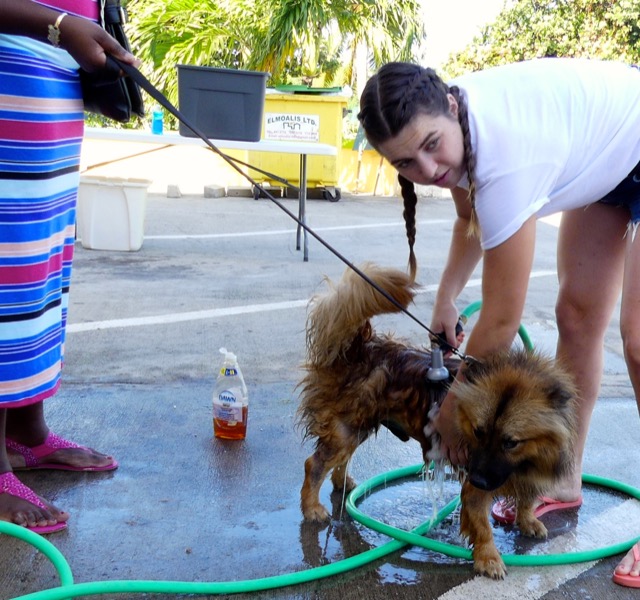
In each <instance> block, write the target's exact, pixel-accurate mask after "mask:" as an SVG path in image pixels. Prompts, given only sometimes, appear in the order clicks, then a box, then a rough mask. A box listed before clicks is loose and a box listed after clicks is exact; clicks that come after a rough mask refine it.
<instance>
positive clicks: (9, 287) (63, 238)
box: [0, 0, 97, 408]
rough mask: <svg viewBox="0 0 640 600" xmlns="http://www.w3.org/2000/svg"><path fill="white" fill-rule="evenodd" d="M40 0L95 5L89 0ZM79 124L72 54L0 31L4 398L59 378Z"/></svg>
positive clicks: (92, 11)
mask: <svg viewBox="0 0 640 600" xmlns="http://www.w3.org/2000/svg"><path fill="white" fill-rule="evenodd" d="M41 3H42V4H46V5H47V6H50V7H52V8H57V9H60V10H62V11H64V12H68V13H69V14H76V15H81V16H85V17H87V18H94V19H95V17H96V15H97V4H96V1H95V0H78V1H72V0H48V1H43V2H41ZM83 127H84V113H83V107H82V99H81V96H80V86H79V80H78V65H77V63H76V62H75V61H74V60H73V59H72V58H71V56H70V55H69V54H68V53H67V52H65V51H63V50H61V49H57V48H53V47H52V46H50V45H49V44H47V43H44V42H39V41H35V40H31V39H29V38H26V37H22V36H10V35H3V34H0V408H14V407H18V406H25V405H28V404H32V403H35V402H41V401H42V400H44V399H46V398H49V397H50V396H52V395H53V394H54V393H55V392H56V390H57V389H58V387H59V385H60V370H61V366H62V357H63V349H64V340H65V325H66V320H67V306H68V293H69V284H70V280H71V263H72V259H73V246H74V240H75V210H76V199H77V192H78V183H79V165H80V144H81V141H82V135H83Z"/></svg>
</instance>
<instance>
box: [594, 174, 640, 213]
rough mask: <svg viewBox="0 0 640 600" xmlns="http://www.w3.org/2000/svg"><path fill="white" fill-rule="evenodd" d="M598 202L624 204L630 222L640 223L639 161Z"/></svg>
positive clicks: (612, 204) (614, 204)
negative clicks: (629, 216)
mask: <svg viewBox="0 0 640 600" xmlns="http://www.w3.org/2000/svg"><path fill="white" fill-rule="evenodd" d="M599 202H602V203H603V204H609V205H611V206H626V207H627V208H628V209H629V213H630V215H631V219H630V223H631V224H633V225H637V224H638V223H640V163H638V164H637V165H636V166H635V168H634V169H633V171H631V173H629V175H627V176H626V177H625V178H624V179H623V180H622V181H621V182H620V183H619V184H618V185H617V186H616V187H615V188H614V189H613V190H611V191H610V192H609V193H608V194H607V195H606V196H605V197H604V198H602V199H600V200H599Z"/></svg>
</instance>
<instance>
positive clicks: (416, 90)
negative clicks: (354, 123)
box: [358, 62, 478, 279]
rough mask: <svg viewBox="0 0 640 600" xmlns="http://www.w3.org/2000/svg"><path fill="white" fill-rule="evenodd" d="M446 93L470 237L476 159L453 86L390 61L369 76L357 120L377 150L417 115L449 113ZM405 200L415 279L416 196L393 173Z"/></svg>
mask: <svg viewBox="0 0 640 600" xmlns="http://www.w3.org/2000/svg"><path fill="white" fill-rule="evenodd" d="M447 94H451V95H452V96H453V97H454V98H455V99H456V102H457V103H458V122H459V123H460V127H461V129H462V137H463V144H464V161H465V165H466V169H467V177H468V179H469V201H470V203H471V226H470V234H471V235H477V233H478V226H477V219H476V214H475V176H474V172H475V166H476V161H475V156H474V154H473V149H472V147H471V135H470V133H469V117H468V112H467V105H466V102H465V100H464V98H463V97H462V94H461V93H460V89H459V88H458V87H457V86H451V87H449V86H448V85H447V84H446V83H444V82H443V81H442V79H440V77H438V75H437V74H436V72H435V71H434V70H433V69H429V68H424V67H421V66H419V65H415V64H411V63H403V62H392V63H388V64H386V65H384V66H383V67H381V68H380V70H379V71H378V73H377V74H376V75H374V76H373V77H371V79H369V81H368V82H367V85H366V86H365V88H364V92H363V93H362V96H361V98H360V113H359V114H358V119H359V121H360V123H361V125H362V128H363V129H364V133H365V135H366V136H367V140H368V141H369V143H370V144H371V145H372V146H373V147H374V148H376V149H379V147H380V144H382V143H384V142H386V141H387V140H389V139H391V138H393V137H395V136H396V135H398V134H399V133H400V131H402V129H404V127H406V126H407V125H408V124H409V122H410V121H411V120H412V119H413V118H414V117H415V116H416V115H418V114H427V115H431V116H439V115H450V112H449V99H448V97H447ZM398 181H399V183H400V189H401V191H402V199H403V202H404V212H403V217H404V222H405V227H406V230H407V240H408V242H409V270H410V274H411V277H412V278H413V279H415V276H416V271H417V262H416V257H415V253H414V244H415V239H416V218H415V217H416V204H417V202H418V197H417V195H416V192H415V187H414V185H413V183H412V182H411V181H409V180H408V179H407V178H406V177H403V176H402V175H398Z"/></svg>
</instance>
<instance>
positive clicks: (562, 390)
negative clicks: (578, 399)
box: [545, 379, 575, 408]
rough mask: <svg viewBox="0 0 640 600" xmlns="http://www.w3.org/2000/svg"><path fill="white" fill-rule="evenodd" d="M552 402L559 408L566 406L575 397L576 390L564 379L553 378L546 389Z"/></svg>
mask: <svg viewBox="0 0 640 600" xmlns="http://www.w3.org/2000/svg"><path fill="white" fill-rule="evenodd" d="M545 391H546V394H547V396H548V398H549V400H551V402H552V403H553V404H554V405H555V406H557V407H558V408H562V407H564V406H566V405H567V404H568V403H569V402H572V401H573V399H574V398H575V390H574V389H573V387H571V386H570V385H568V382H566V381H563V380H562V379H553V380H551V381H549V385H548V386H547V389H546V390H545Z"/></svg>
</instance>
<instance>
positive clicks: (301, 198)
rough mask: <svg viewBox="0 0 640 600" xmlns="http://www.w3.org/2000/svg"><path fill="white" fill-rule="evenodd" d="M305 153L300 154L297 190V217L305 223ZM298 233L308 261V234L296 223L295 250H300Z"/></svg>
mask: <svg viewBox="0 0 640 600" xmlns="http://www.w3.org/2000/svg"><path fill="white" fill-rule="evenodd" d="M306 213H307V155H306V154H301V155H300V191H299V192H298V219H300V221H301V222H302V223H304V224H305V225H306V224H307V216H306ZM300 234H302V240H303V247H304V252H303V260H304V262H308V261H309V236H308V235H307V230H306V229H305V228H304V227H302V225H300V223H298V228H297V231H296V250H300Z"/></svg>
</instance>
